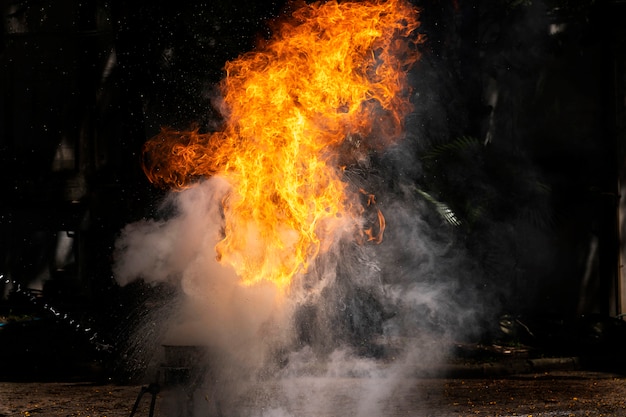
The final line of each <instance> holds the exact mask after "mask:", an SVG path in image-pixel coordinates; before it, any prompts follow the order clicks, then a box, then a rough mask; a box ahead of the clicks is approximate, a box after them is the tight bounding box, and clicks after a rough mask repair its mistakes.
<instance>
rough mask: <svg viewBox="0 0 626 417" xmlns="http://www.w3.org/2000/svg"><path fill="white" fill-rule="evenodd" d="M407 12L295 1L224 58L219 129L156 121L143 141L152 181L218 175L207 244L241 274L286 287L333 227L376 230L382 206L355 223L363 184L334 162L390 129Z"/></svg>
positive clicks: (179, 184) (394, 2) (397, 107)
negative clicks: (222, 184) (212, 237)
mask: <svg viewBox="0 0 626 417" xmlns="http://www.w3.org/2000/svg"><path fill="white" fill-rule="evenodd" d="M417 16H418V12H417V10H416V9H415V8H414V7H413V6H411V5H410V4H409V3H408V2H407V1H406V0H388V1H373V2H359V3H357V2H340V3H339V2H336V1H329V2H324V3H314V4H310V5H304V6H303V7H301V8H299V9H297V10H295V11H294V12H293V13H292V15H291V16H290V18H289V19H287V20H283V21H281V22H279V23H278V24H277V25H276V27H275V28H274V35H273V36H272V38H271V39H269V40H268V41H265V42H263V43H262V44H260V45H259V46H258V48H257V49H255V50H254V51H253V52H249V53H246V54H244V55H242V56H240V57H239V58H237V59H236V60H233V61H232V62H228V63H227V64H226V67H225V70H226V77H225V78H224V80H223V81H222V82H221V84H220V91H221V93H222V97H223V101H222V103H221V104H222V111H223V114H224V127H223V129H222V130H221V131H218V132H212V133H201V132H200V131H199V130H197V129H196V130H191V131H185V132H178V131H173V130H170V129H163V130H162V132H161V133H160V134H159V135H157V136H156V137H154V138H152V139H151V140H150V141H148V142H147V143H146V145H145V155H146V161H145V164H144V171H145V172H146V175H147V176H148V178H149V179H150V181H152V182H153V183H155V184H157V185H160V186H164V187H173V188H179V189H180V188H184V187H186V186H188V185H190V184H191V183H192V182H193V181H194V180H196V179H198V178H202V177H208V176H213V175H217V176H220V177H223V178H225V179H226V180H227V181H228V182H229V184H230V185H231V187H232V190H231V192H230V193H229V195H228V196H227V197H226V198H225V199H224V200H223V217H224V218H223V221H224V228H223V236H222V239H221V241H220V242H219V243H218V244H217V246H216V251H217V254H218V258H219V259H220V262H222V263H225V264H228V265H231V266H232V267H233V268H234V269H235V271H236V272H237V274H238V275H239V276H240V277H241V279H242V282H243V283H244V284H254V283H257V282H261V281H266V280H268V281H272V282H274V283H275V284H276V285H277V286H278V287H279V288H281V289H287V288H288V287H289V284H290V283H291V280H292V278H293V277H294V275H296V274H298V273H303V272H305V271H306V270H307V268H308V267H309V266H310V265H311V263H312V262H313V261H314V260H315V258H316V257H317V255H319V254H320V253H323V252H324V251H325V250H327V249H328V248H329V247H330V246H331V245H332V244H333V242H334V241H335V240H336V239H337V237H338V236H339V235H341V234H343V233H355V234H357V235H360V236H362V237H363V238H364V239H363V240H371V241H374V242H379V241H380V240H381V239H382V232H383V230H384V217H383V216H382V213H380V211H378V212H377V217H378V220H379V225H378V226H377V229H378V233H374V231H373V229H372V228H370V229H366V230H364V226H363V225H362V223H363V221H362V215H363V212H364V210H365V205H364V204H363V203H362V202H361V197H362V195H363V193H362V192H361V191H360V190H355V189H353V187H351V185H350V184H349V183H348V182H347V181H346V180H345V179H344V170H345V167H346V165H349V164H351V163H352V164H353V163H355V162H356V161H358V159H359V158H362V157H363V156H364V155H366V153H367V152H368V151H369V150H371V149H378V148H382V147H384V146H386V145H387V144H389V143H393V141H395V140H397V139H398V138H399V137H400V135H401V132H402V123H403V119H404V117H405V116H406V115H407V113H408V112H409V111H410V110H411V105H410V102H409V100H408V82H407V70H408V69H409V67H410V66H411V65H412V64H413V63H414V62H415V61H416V60H417V59H418V53H417V51H416V48H415V45H416V44H417V43H418V42H419V41H420V36H419V35H417V34H416V33H415V32H416V29H417V27H418V26H419V22H418V20H417ZM365 195H367V193H365ZM373 203H374V198H373V196H369V197H368V199H367V203H366V205H372V204H373ZM369 210H371V209H369Z"/></svg>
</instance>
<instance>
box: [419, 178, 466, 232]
mask: <svg viewBox="0 0 626 417" xmlns="http://www.w3.org/2000/svg"><path fill="white" fill-rule="evenodd" d="M414 190H415V192H417V193H418V194H419V195H421V196H422V197H424V199H425V200H426V201H428V202H429V203H431V204H432V205H433V206H434V207H435V210H437V213H439V215H440V216H441V217H442V218H443V219H444V220H445V221H447V222H448V223H450V224H451V225H452V226H460V225H461V221H460V220H459V218H458V217H457V216H456V214H454V211H452V209H451V208H450V207H449V206H448V205H447V204H446V203H442V202H441V201H439V200H437V199H436V198H434V197H433V196H432V195H430V194H428V193H427V192H426V191H424V190H421V189H419V188H417V187H414Z"/></svg>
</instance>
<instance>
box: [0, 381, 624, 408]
mask: <svg viewBox="0 0 626 417" xmlns="http://www.w3.org/2000/svg"><path fill="white" fill-rule="evenodd" d="M366 382H367V381H366ZM363 383H364V381H363V379H360V378H336V379H333V380H324V381H323V383H322V384H320V381H316V380H315V378H298V379H294V380H293V381H289V383H288V385H289V386H292V387H300V388H302V387H311V390H310V391H308V392H310V393H311V394H312V395H314V396H315V397H316V399H315V402H311V401H309V400H308V399H307V398H300V397H292V398H291V400H292V401H291V403H290V405H289V406H288V410H286V409H281V410H283V411H280V412H277V411H274V414H272V412H271V410H272V409H276V405H275V404H273V403H272V399H271V396H269V395H261V396H259V397H257V401H256V402H255V403H256V404H261V405H260V406H259V407H260V408H262V409H264V410H265V411H260V412H258V413H255V414H254V415H257V416H273V415H281V416H287V415H293V416H298V417H304V416H311V417H313V416H315V417H322V416H341V417H347V416H355V415H357V410H361V412H363V413H365V412H366V411H368V407H369V406H367V405H366V407H364V406H363V404H362V403H361V402H362V401H365V402H367V401H368V400H371V399H372V397H369V398H361V399H355V398H354V397H353V396H352V395H351V393H352V392H354V391H355V390H358V389H361V387H362V386H363ZM400 387H401V388H402V389H400V390H395V391H394V393H393V394H391V395H390V397H389V398H388V399H387V400H385V402H384V406H383V411H382V412H380V413H379V415H380V414H382V415H384V416H389V417H393V416H418V417H421V416H446V417H448V416H477V415H478V416H533V417H539V416H546V417H547V416H626V378H625V377H624V376H622V375H617V374H612V373H606V372H591V371H581V370H574V371H569V370H568V371H547V372H541V373H528V374H519V375H508V376H506V377H496V378H493V377H484V378H414V379H409V380H404V381H402V384H401V385H400ZM380 388H381V389H385V387H384V386H381V387H380ZM276 389H277V387H276V386H274V385H273V384H272V383H271V382H268V384H267V386H265V387H264V388H263V390H264V391H265V393H266V394H267V393H270V392H274V391H275V390H276ZM140 390H141V386H135V385H126V386H121V385H108V384H93V383H81V382H63V383H58V382H45V383H38V382H22V383H14V382H1V383H0V416H2V417H8V416H10V417H18V416H19V417H25V416H42V417H44V416H45V417H78V416H80V417H85V416H89V417H105V416H106V417H121V416H129V415H130V413H131V410H132V408H133V404H134V403H135V400H136V398H137V396H138V394H139V393H140ZM298 392H300V393H302V392H307V390H306V389H305V390H298ZM375 396H376V395H374V397H375ZM317 397H319V398H317ZM194 398H195V401H196V402H199V403H200V407H205V409H206V410H207V411H206V412H203V414H202V415H207V416H212V415H219V414H218V412H217V411H215V408H213V409H211V408H210V407H207V403H208V402H209V401H210V400H209V396H208V395H206V393H202V392H198V393H196V395H195V397H194ZM150 400H151V394H150V393H146V394H145V395H144V396H143V397H142V400H141V402H140V407H139V408H138V409H137V412H136V414H135V415H137V416H148V415H149V405H150ZM203 403H204V404H203ZM176 404H179V403H178V402H177V400H176V399H175V398H174V391H172V390H161V391H160V392H159V394H158V395H157V397H156V402H155V412H154V415H155V416H158V417H166V416H167V417H171V416H175V415H178V414H179V412H180V411H181V410H182V409H183V408H184V407H183V406H182V405H181V406H180V408H178V409H177V408H176ZM312 409H315V410H316V411H315V412H313V411H311V410H312ZM369 410H370V411H371V410H375V407H373V408H371V409H369ZM248 411H250V410H248ZM223 415H226V414H223ZM245 415H247V414H245ZM362 415H367V416H371V415H375V414H362Z"/></svg>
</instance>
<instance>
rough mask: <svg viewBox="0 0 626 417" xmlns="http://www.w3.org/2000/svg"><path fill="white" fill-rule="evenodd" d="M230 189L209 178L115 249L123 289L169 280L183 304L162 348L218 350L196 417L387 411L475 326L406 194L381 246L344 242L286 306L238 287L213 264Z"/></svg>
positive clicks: (390, 210) (452, 258)
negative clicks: (211, 411)
mask: <svg viewBox="0 0 626 417" xmlns="http://www.w3.org/2000/svg"><path fill="white" fill-rule="evenodd" d="M228 191H229V186H228V184H227V183H226V182H225V181H224V180H222V179H220V178H211V179H209V180H206V181H204V182H201V183H198V184H196V185H194V186H192V187H191V188H189V189H186V190H184V191H181V192H176V193H171V194H170V195H169V196H168V197H167V199H166V201H165V202H164V204H163V210H164V211H167V210H166V209H169V210H170V212H171V213H169V216H168V218H166V219H162V220H142V221H139V222H137V223H134V224H131V225H128V226H127V227H126V228H124V230H123V231H122V233H121V236H120V238H119V240H118V242H117V245H116V249H117V252H116V256H117V258H116V264H115V274H116V275H115V276H116V277H117V279H118V281H119V282H120V284H127V283H129V282H130V281H132V280H134V279H143V280H144V281H146V282H154V283H157V282H159V283H160V282H167V283H170V284H171V285H173V286H176V287H177V288H178V290H179V292H180V293H181V294H182V298H183V302H182V303H180V304H177V307H176V308H177V311H176V312H175V314H171V317H170V318H169V322H168V328H167V330H166V331H165V334H164V336H163V337H162V340H160V343H162V344H164V345H196V346H205V347H206V348H207V352H208V355H209V360H208V362H209V364H208V368H210V372H207V375H206V378H205V379H206V380H205V383H204V384H203V386H202V388H200V389H199V391H198V393H197V394H196V397H197V398H202V397H207V398H211V399H212V400H211V401H210V402H208V403H207V402H206V401H200V400H199V401H197V404H196V406H195V407H196V413H197V414H198V415H204V414H206V412H207V407H217V408H219V410H220V412H221V413H223V414H224V415H250V416H263V417H282V416H296V415H297V416H320V415H338V413H340V412H341V413H343V414H346V415H354V416H362V417H374V416H380V415H385V410H386V409H387V408H388V407H390V406H391V405H390V401H398V402H401V401H402V398H403V392H404V390H406V389H407V388H406V386H407V384H406V382H405V381H406V379H407V378H413V377H415V375H416V374H417V373H418V372H420V370H421V369H422V368H424V367H426V368H429V367H432V366H434V365H436V364H437V363H440V362H441V361H442V360H444V359H445V355H446V352H447V349H448V348H449V347H450V346H451V343H452V342H453V340H454V337H455V335H457V334H459V332H460V331H461V329H466V328H467V327H468V326H469V325H470V324H471V319H472V316H471V314H469V313H468V311H470V310H469V309H468V306H467V303H465V304H463V303H460V302H459V294H460V293H462V292H463V291H464V289H463V288H461V287H459V285H458V277H457V275H458V271H459V267H461V265H460V264H459V263H458V262H457V261H456V259H457V258H458V256H457V255H455V254H454V253H452V252H453V245H452V243H451V238H450V237H451V234H446V233H445V232H444V233H441V232H435V231H433V228H432V227H431V226H430V225H429V224H428V222H426V221H425V220H424V218H423V213H424V212H425V211H426V209H427V208H426V206H424V204H423V203H422V202H420V200H419V198H418V196H417V195H414V194H413V193H411V192H410V190H409V189H408V188H407V189H402V188H401V191H399V192H397V191H396V192H395V193H391V192H388V193H385V192H384V191H383V190H380V193H379V194H378V195H377V196H378V198H379V205H380V208H381V210H383V212H384V213H385V215H386V217H387V224H388V231H387V232H386V234H385V240H384V241H383V243H381V244H380V245H358V244H356V243H355V242H352V241H345V240H344V241H342V242H339V243H338V244H337V245H336V247H335V248H334V249H333V250H331V251H330V252H329V253H326V254H324V256H322V257H320V258H319V259H318V260H317V261H316V263H315V265H314V266H313V267H312V268H310V270H309V271H308V272H307V273H306V274H305V275H303V276H300V277H298V278H297V280H296V283H295V284H294V286H293V288H292V290H291V292H290V293H288V294H287V297H284V295H283V294H280V293H278V292H277V290H276V289H275V288H274V287H273V286H272V285H270V284H267V285H255V286H249V287H248V286H243V285H241V284H240V282H239V278H238V277H237V276H236V274H235V273H234V272H233V270H232V269H231V268H229V267H228V266H225V265H222V264H220V263H219V262H218V261H217V260H216V252H215V244H216V243H217V242H218V240H219V239H220V237H221V235H220V233H221V231H220V228H221V225H222V215H221V212H220V204H221V201H222V199H223V197H224V196H225V195H226V193H228ZM440 226H441V225H440ZM443 229H445V227H444V228H443ZM463 297H464V298H465V299H467V297H468V294H467V293H464V295H463ZM342 381H343V382H342ZM338 386H341V387H343V388H341V389H338V388H337V387H338Z"/></svg>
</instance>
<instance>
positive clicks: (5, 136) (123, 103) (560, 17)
mask: <svg viewBox="0 0 626 417" xmlns="http://www.w3.org/2000/svg"><path fill="white" fill-rule="evenodd" d="M1 4H2V13H3V14H2V38H1V42H0V73H1V74H0V91H1V94H0V176H1V178H2V181H1V182H0V187H1V189H0V196H1V197H0V274H1V276H2V279H1V281H0V296H1V297H0V316H2V317H3V320H4V323H5V325H4V326H3V327H0V336H3V335H4V336H3V337H5V340H22V341H23V340H27V341H28V343H26V345H27V346H30V347H29V349H30V353H28V354H23V353H21V352H22V350H23V349H22V347H17V345H16V344H11V343H7V342H5V343H2V342H1V341H0V354H2V355H3V356H4V357H16V358H18V359H20V360H26V361H29V365H28V366H26V365H23V364H20V365H16V364H17V363H21V362H20V360H18V361H16V362H12V364H9V363H8V362H6V361H5V363H4V365H3V367H4V368H0V370H2V369H3V370H5V372H8V373H13V374H14V375H19V374H20V372H24V371H25V370H28V371H29V372H31V373H35V374H37V373H39V374H45V373H46V372H47V373H54V372H56V371H58V370H59V369H60V368H61V367H63V366H64V365H63V363H64V360H67V359H68V358H69V357H74V358H75V357H76V355H77V352H79V353H80V354H79V356H80V355H83V354H84V355H85V361H88V360H89V359H90V356H89V355H88V354H87V353H85V352H92V351H94V350H95V351H97V352H101V353H102V352H104V353H103V355H104V356H106V355H109V354H110V352H111V351H112V350H113V351H114V350H115V346H116V344H118V343H119V339H120V338H123V335H124V330H125V329H128V326H129V325H128V324H127V323H129V322H132V321H133V320H135V318H136V316H137V315H141V313H137V311H143V309H145V308H146V307H145V304H143V303H144V302H145V300H147V299H151V298H153V297H154V296H155V293H159V294H162V289H159V288H155V287H153V286H147V285H145V284H142V283H140V282H139V283H134V284H132V285H130V286H128V287H125V288H120V287H119V286H118V285H117V284H116V283H115V281H114V279H113V277H112V274H111V265H112V262H113V247H114V242H115V238H116V236H117V235H118V233H119V231H120V229H121V228H122V227H123V226H124V225H126V224H128V223H129V222H132V221H134V220H137V219H140V218H143V217H150V216H152V215H154V210H155V208H154V207H155V203H156V202H158V201H159V198H160V197H161V195H162V191H160V190H157V189H154V188H153V187H152V186H151V185H150V184H148V182H147V180H146V179H145V177H144V175H143V173H142V171H141V165H140V164H141V148H142V145H143V143H144V142H145V140H146V139H147V138H149V137H151V136H153V135H154V134H155V133H157V131H158V129H159V127H160V126H173V127H179V128H184V127H188V126H189V125H190V124H192V123H197V124H199V125H201V126H203V127H205V128H207V129H210V128H211V127H212V126H214V125H215V124H216V123H217V122H218V116H217V113H216V112H215V111H214V110H213V109H212V107H211V97H213V96H214V94H215V85H216V83H217V82H218V81H219V80H220V78H221V77H222V76H223V74H222V67H223V65H224V63H225V61H226V60H229V59H232V58H235V57H236V56H237V55H238V54H240V53H242V52H245V51H248V50H250V49H251V48H253V47H254V45H255V41H256V39H258V38H259V37H267V36H269V30H268V29H267V27H266V25H265V23H266V22H267V20H268V19H273V18H276V17H277V16H279V15H280V13H281V11H282V10H283V7H284V5H283V4H282V2H278V1H277V2H269V3H263V5H260V4H259V2H256V1H247V0H229V1H222V0H220V1H212V2H193V1H190V2H164V1H158V0H157V1H145V0H139V1H131V0H127V1H121V0H112V1H95V0H94V1H85V2H79V1H71V0H61V1H54V2H53V1H45V0H39V1H37V0H32V1H10V0H5V1H3V2H2V3H1ZM416 4H417V5H418V6H419V7H421V8H422V16H421V20H422V27H421V31H422V33H424V34H425V35H426V42H425V43H424V44H423V45H422V54H423V56H422V59H421V61H420V62H419V63H418V65H417V67H416V68H415V70H414V74H413V75H414V77H413V78H414V84H415V94H414V102H415V106H416V111H415V113H414V114H413V115H412V116H411V118H410V119H409V121H408V123H407V127H408V130H409V131H408V136H409V138H410V140H412V141H414V142H415V143H416V146H415V149H416V153H418V160H419V161H420V164H419V166H418V167H414V168H412V169H408V170H407V172H408V175H412V176H413V177H414V178H413V179H414V181H415V183H416V184H418V185H419V187H420V189H422V190H424V191H425V192H427V193H428V195H430V196H432V197H433V198H434V199H436V201H438V202H440V203H444V204H445V205H446V206H447V207H449V208H450V209H451V210H452V211H453V212H454V213H455V215H456V217H457V218H458V219H459V220H460V221H461V222H460V223H461V224H460V225H459V226H454V227H456V234H457V235H458V236H459V241H461V242H463V245H464V246H465V248H466V249H467V251H468V253H469V254H470V256H471V257H473V259H474V261H475V262H476V263H477V264H478V265H480V268H481V270H482V271H483V273H482V274H481V275H480V277H478V278H477V280H478V282H477V283H476V284H477V285H478V287H480V288H484V294H485V296H484V302H485V303H486V304H493V305H495V306H497V312H498V313H501V314H504V313H509V314H512V315H514V316H515V317H535V318H536V317H543V318H546V317H549V319H545V320H553V319H554V317H558V318H559V320H561V322H563V321H562V320H565V319H568V318H574V317H582V316H590V315H593V316H594V317H603V318H604V317H606V318H615V317H618V316H619V315H620V314H621V313H622V311H623V310H622V306H621V301H620V300H621V299H620V258H619V254H620V237H619V218H620V217H619V203H620V199H619V184H620V182H619V179H620V174H621V173H622V172H623V165H624V164H623V144H622V143H623V142H622V141H623V137H624V136H623V135H624V132H623V124H624V105H625V104H624V97H626V96H625V94H624V80H625V76H626V69H625V67H624V61H625V58H626V33H625V32H626V29H625V28H626V4H624V3H623V2H621V1H601V0H596V1H594V0H579V1H568V0H550V1H544V2H530V1H527V0H505V1H503V0H475V1H468V2H465V1H460V0H459V1H455V0H444V1H427V0H424V1H422V2H418V3H416ZM496 94H497V100H495V96H496ZM64 248H65V249H64ZM157 298H158V297H157ZM6 323H13V325H12V326H8V325H7V324H6ZM15 323H20V325H19V326H17V325H15ZM9 327H10V328H9ZM77 334H80V335H81V336H80V337H79V338H77V337H76V335H77ZM59 335H65V336H63V337H59ZM120 335H122V336H120ZM9 337H11V338H14V339H10V338H9ZM59 339H64V340H62V341H59ZM67 340H72V345H71V346H70V347H68V346H67V344H66V343H65V342H66V341H67ZM76 340H78V341H76ZM51 352H52V353H51ZM23 355H27V356H23ZM51 358H53V359H51Z"/></svg>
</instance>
